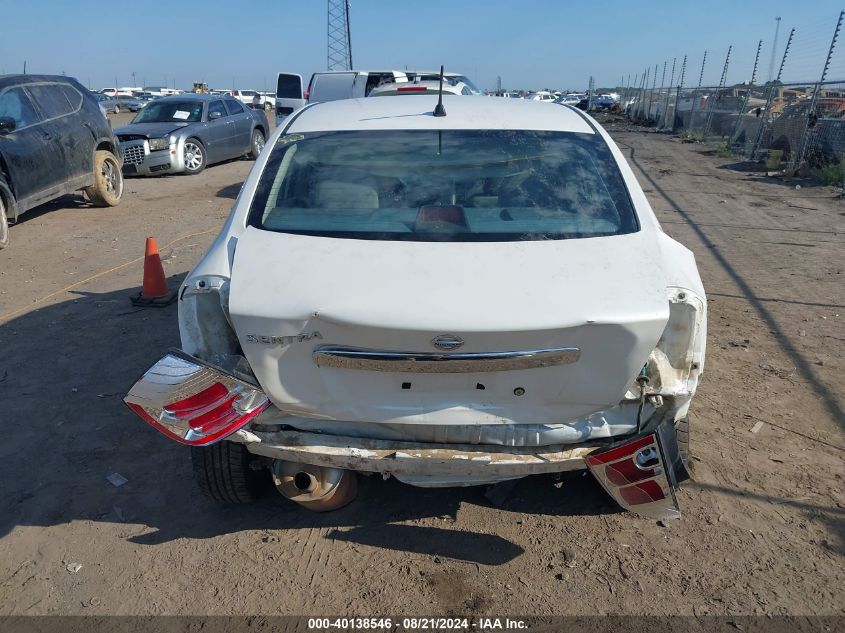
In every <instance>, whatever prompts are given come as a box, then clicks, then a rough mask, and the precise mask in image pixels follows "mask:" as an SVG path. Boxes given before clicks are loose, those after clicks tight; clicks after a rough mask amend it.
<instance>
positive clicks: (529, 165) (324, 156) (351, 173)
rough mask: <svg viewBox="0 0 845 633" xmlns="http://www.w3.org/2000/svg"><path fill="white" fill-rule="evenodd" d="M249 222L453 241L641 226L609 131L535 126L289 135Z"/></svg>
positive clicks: (301, 230) (331, 233) (335, 233)
mask: <svg viewBox="0 0 845 633" xmlns="http://www.w3.org/2000/svg"><path fill="white" fill-rule="evenodd" d="M250 224H251V225H253V226H256V227H259V228H262V229H266V230H270V231H278V232H283V233H296V234H304V235H318V236H326V237H340V238H355V239H369V240H412V241H454V242H475V241H501V242H506V241H516V240H549V239H569V238H583V237H597V236H606V235H620V234H624V233H632V232H634V231H636V230H637V229H638V224H637V219H636V216H635V214H634V211H633V208H632V205H631V201H630V198H629V197H628V191H627V189H626V187H625V184H624V182H623V180H622V176H621V174H620V173H619V170H618V168H617V166H616V162H615V160H614V158H613V157H612V155H611V153H610V150H609V148H608V147H607V145H606V143H605V142H604V140H603V139H602V138H601V137H600V136H598V135H596V134H579V133H563V132H535V131H524V130H444V131H441V132H438V131H432V130H389V131H388V130H386V131H381V130H376V131H354V132H320V133H310V134H289V135H287V136H282V137H280V138H279V140H278V142H277V143H276V145H275V146H274V148H273V151H272V154H271V155H270V157H269V160H268V162H267V166H266V168H265V170H264V172H263V174H262V175H261V179H260V181H259V184H258V188H257V191H256V195H255V198H254V199H253V202H252V207H251V211H250Z"/></svg>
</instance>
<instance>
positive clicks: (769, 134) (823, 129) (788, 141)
mask: <svg viewBox="0 0 845 633" xmlns="http://www.w3.org/2000/svg"><path fill="white" fill-rule="evenodd" d="M843 17H845V12H842V13H840V15H839V19H838V21H836V22H835V23H831V22H827V23H826V24H825V23H821V22H820V23H817V24H816V25H811V26H812V27H813V28H814V29H815V30H812V29H809V34H808V35H805V36H804V37H803V39H801V38H800V37H798V36H796V29H792V31H791V32H790V33H789V37H788V39H787V41H786V45H785V47H784V48H783V54H782V57H781V58H780V67H779V71H778V73H777V76H774V72H773V68H770V69H769V76H770V77H772V79H770V80H768V81H765V82H760V81H758V80H757V74H758V71H759V70H760V69H759V61H760V50H761V46H762V43H763V42H762V40H761V41H760V42H758V43H757V46H756V51H757V54H756V57H755V58H754V64H753V71H752V72H751V73H749V74H750V77H751V79H750V81H744V82H740V83H732V84H731V83H728V82H727V81H726V78H727V77H728V75H729V72H728V71H729V60H730V56H731V50H730V48H729V49H728V54H727V56H726V57H725V59H724V65H723V66H722V67H721V81H720V83H719V85H707V86H702V85H699V86H697V87H684V86H683V80H684V75H683V73H679V75H678V76H679V78H680V84H681V85H680V86H675V87H671V88H656V87H655V81H654V79H655V74H654V73H655V71H656V70H657V67H656V66H655V67H651V68H647V69H646V70H645V71H644V72H643V73H642V75H637V76H636V77H635V81H632V82H631V85H627V86H623V87H622V89H621V99H620V101H621V106H622V109H623V111H624V112H625V114H626V115H627V116H628V117H629V118H630V119H631V120H632V121H635V122H638V123H641V124H644V125H649V126H654V127H656V128H658V129H660V130H663V131H667V132H670V131H671V132H674V133H676V134H679V135H681V136H683V137H685V138H689V139H691V140H696V141H701V142H705V143H713V144H717V145H718V147H719V149H720V151H722V152H725V154H726V155H727V154H730V155H733V156H736V157H737V158H740V159H744V160H748V161H754V162H758V163H761V164H762V165H764V166H765V168H766V169H768V170H781V171H784V172H786V173H793V174H794V173H798V172H802V173H806V172H811V173H814V174H816V175H821V176H822V179H823V180H824V181H826V182H828V184H834V183H841V182H843V180H845V81H843V80H831V79H828V77H830V75H831V74H833V73H837V74H838V76H840V77H842V76H845V47H842V50H837V46H836V43H837V38H838V36H839V34H840V31H841V30H842V26H843ZM834 24H835V28H834ZM799 31H800V30H799ZM824 31H827V33H828V34H832V35H833V38H832V39H831V38H830V36H829V35H828V38H826V39H827V42H829V46H828V45H827V43H825V44H822V43H821V42H822V40H823V38H822V37H821V35H822V34H823V33H824ZM775 52H776V51H775V47H774V46H773V47H772V62H771V65H772V66H773V65H774V64H773V63H774V60H775ZM777 52H780V50H779V49H778V50H777ZM676 59H677V58H676ZM711 59H712V56H711ZM706 60H707V53H705V54H704V57H703V61H702V62H701V70H700V72H698V69H695V70H694V71H693V69H692V68H687V58H686V57H684V61H683V68H684V72H686V71H693V72H695V74H696V75H697V78H698V80H699V83H701V79H702V78H703V77H704V74H705V61H706ZM672 65H673V67H674V62H673V64H672ZM749 66H750V64H749ZM814 66H815V67H816V68H818V69H819V70H820V71H821V72H820V73H819V75H817V78H816V79H815V80H810V81H795V80H793V79H792V77H794V75H795V72H796V70H795V69H797V70H798V72H800V73H801V74H804V73H807V74H809V73H810V72H811V70H810V69H811V68H812V67H814ZM712 72H713V71H711V73H712ZM805 76H806V75H805ZM664 78H665V75H664ZM782 78H788V79H790V80H789V81H782ZM661 83H662V82H661Z"/></svg>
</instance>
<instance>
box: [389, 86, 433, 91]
mask: <svg viewBox="0 0 845 633" xmlns="http://www.w3.org/2000/svg"><path fill="white" fill-rule="evenodd" d="M426 90H428V88H427V87H426V86H402V87H401V88H397V89H396V92H425V91H426Z"/></svg>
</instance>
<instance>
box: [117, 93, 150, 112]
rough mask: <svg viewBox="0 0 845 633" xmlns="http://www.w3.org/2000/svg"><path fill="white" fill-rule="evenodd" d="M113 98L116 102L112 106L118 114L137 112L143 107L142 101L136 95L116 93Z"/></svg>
mask: <svg viewBox="0 0 845 633" xmlns="http://www.w3.org/2000/svg"><path fill="white" fill-rule="evenodd" d="M114 100H115V101H116V102H117V103H116V104H115V106H114V113H115V114H119V113H120V112H137V111H138V110H140V109H141V108H143V107H144V103H143V102H142V101H140V100H139V99H138V98H137V97H129V96H126V95H117V96H116V97H114Z"/></svg>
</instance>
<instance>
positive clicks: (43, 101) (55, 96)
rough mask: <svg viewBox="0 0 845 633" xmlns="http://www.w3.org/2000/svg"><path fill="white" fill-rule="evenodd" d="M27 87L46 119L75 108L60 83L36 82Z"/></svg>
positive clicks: (62, 114)
mask: <svg viewBox="0 0 845 633" xmlns="http://www.w3.org/2000/svg"><path fill="white" fill-rule="evenodd" d="M26 89H27V91H28V92H29V94H31V95H32V98H33V100H34V101H35V103H36V104H37V106H38V109H39V110H41V112H42V113H43V115H44V118H45V119H55V118H56V117H60V116H64V115H66V114H70V113H71V112H73V111H74V110H75V108H73V107H71V105H70V102H69V101H68V100H67V97H66V96H65V93H64V91H62V86H59V85H58V84H36V85H34V86H27V87H26Z"/></svg>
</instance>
